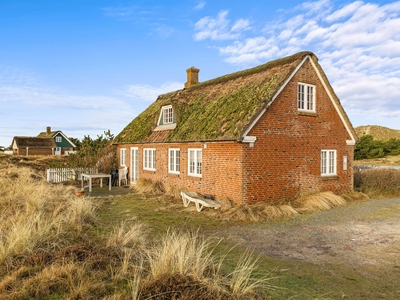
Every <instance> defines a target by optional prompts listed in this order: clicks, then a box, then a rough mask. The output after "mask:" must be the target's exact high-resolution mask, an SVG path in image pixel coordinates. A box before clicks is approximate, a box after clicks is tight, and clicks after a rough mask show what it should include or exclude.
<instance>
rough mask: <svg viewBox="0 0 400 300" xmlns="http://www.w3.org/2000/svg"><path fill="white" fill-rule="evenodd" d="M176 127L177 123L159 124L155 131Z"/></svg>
mask: <svg viewBox="0 0 400 300" xmlns="http://www.w3.org/2000/svg"><path fill="white" fill-rule="evenodd" d="M175 127H176V123H172V124H165V125H158V126H157V127H156V128H154V130H153V131H163V130H172V129H175Z"/></svg>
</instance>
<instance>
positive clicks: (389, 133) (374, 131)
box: [355, 125, 400, 141]
mask: <svg viewBox="0 0 400 300" xmlns="http://www.w3.org/2000/svg"><path fill="white" fill-rule="evenodd" d="M355 130H356V133H357V135H358V137H362V136H363V135H365V134H369V135H372V136H373V138H374V140H379V141H387V140H389V139H391V138H395V139H400V130H397V129H390V128H387V127H384V126H378V125H367V126H358V127H356V128H355Z"/></svg>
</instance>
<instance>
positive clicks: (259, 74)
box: [114, 52, 356, 144]
mask: <svg viewBox="0 0 400 300" xmlns="http://www.w3.org/2000/svg"><path fill="white" fill-rule="evenodd" d="M307 55H308V56H310V57H311V58H312V60H313V61H314V63H315V65H316V66H317V68H318V69H319V71H320V73H321V75H322V77H323V78H324V80H325V82H326V83H327V86H328V88H329V89H330V92H331V94H332V96H333V98H334V101H335V102H336V104H337V106H338V107H339V109H340V111H341V113H342V115H343V117H344V118H345V122H347V123H348V124H349V128H350V130H353V131H354V129H353V127H352V126H351V123H350V121H349V119H348V117H347V115H346V113H345V112H344V110H343V108H342V106H341V105H340V101H339V99H338V98H337V96H336V95H335V93H334V91H333V89H332V88H331V86H330V84H329V82H328V80H327V78H326V76H325V73H324V72H323V70H322V68H321V67H320V66H319V64H318V58H317V57H316V56H315V54H313V53H312V52H300V53H297V54H295V55H292V56H288V57H285V58H281V59H277V60H274V61H271V62H268V63H266V64H263V65H260V66H258V67H255V68H251V69H247V70H244V71H240V72H236V73H232V74H228V75H225V76H222V77H218V78H215V79H212V80H208V81H205V82H201V83H197V84H194V85H192V86H190V87H189V88H186V89H182V90H178V91H175V92H171V93H167V94H164V95H161V96H159V97H158V98H157V100H156V101H155V102H154V103H152V104H151V105H150V106H149V107H148V108H147V109H146V110H145V111H143V112H142V113H141V114H140V115H138V116H137V117H136V118H135V119H134V120H133V121H132V122H131V123H130V124H128V125H127V126H126V127H125V128H124V129H123V130H122V131H121V133H119V134H118V135H117V136H116V138H115V139H114V142H115V143H117V144H118V143H152V142H187V141H216V140H219V141H223V140H226V141H229V140H231V141H240V140H241V137H242V134H243V133H244V132H245V131H246V129H247V128H248V127H249V126H250V124H251V123H252V121H253V120H254V119H255V118H256V117H257V116H258V115H259V114H260V112H261V111H262V110H263V109H264V108H266V107H267V105H268V103H269V102H271V101H272V98H273V96H274V95H275V94H276V93H277V92H278V90H279V89H280V87H281V86H282V85H283V84H284V83H285V81H286V80H287V79H288V78H289V76H290V75H291V74H292V73H293V71H294V70H295V69H296V67H297V66H298V65H299V64H300V63H301V62H302V60H303V59H304V58H305V57H306V56H307ZM166 105H172V107H173V109H174V114H175V119H176V127H175V128H174V129H171V130H163V131H154V129H155V128H156V127H157V121H158V117H159V115H160V111H161V108H162V107H163V106H166ZM354 136H356V135H355V134H354Z"/></svg>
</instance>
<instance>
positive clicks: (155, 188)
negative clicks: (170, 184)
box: [131, 178, 165, 195]
mask: <svg viewBox="0 0 400 300" xmlns="http://www.w3.org/2000/svg"><path fill="white" fill-rule="evenodd" d="M131 188H133V189H135V191H136V192H137V193H139V194H152V195H163V194H165V188H164V186H163V184H162V183H161V182H160V181H155V182H152V181H151V180H150V179H147V178H139V179H138V180H137V181H136V185H134V186H131Z"/></svg>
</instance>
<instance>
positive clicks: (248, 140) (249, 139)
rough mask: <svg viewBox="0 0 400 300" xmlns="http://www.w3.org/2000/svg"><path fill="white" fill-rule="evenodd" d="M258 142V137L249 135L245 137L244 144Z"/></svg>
mask: <svg viewBox="0 0 400 300" xmlns="http://www.w3.org/2000/svg"><path fill="white" fill-rule="evenodd" d="M256 140H257V137H256V136H251V135H247V136H245V137H243V140H242V142H243V143H254V142H255V141H256Z"/></svg>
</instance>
